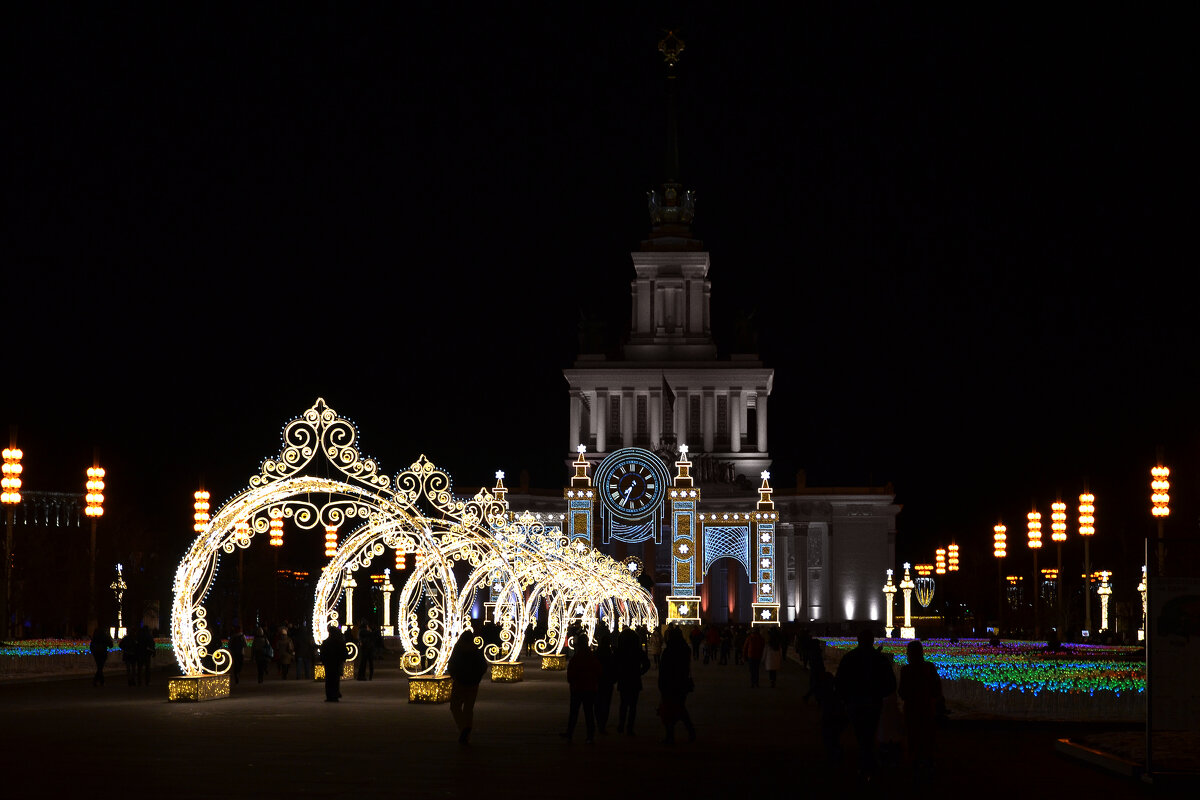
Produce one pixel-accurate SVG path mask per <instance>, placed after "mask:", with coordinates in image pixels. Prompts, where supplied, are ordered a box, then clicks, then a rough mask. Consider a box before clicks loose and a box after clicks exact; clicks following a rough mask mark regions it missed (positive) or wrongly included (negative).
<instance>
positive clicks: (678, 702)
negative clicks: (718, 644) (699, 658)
mask: <svg viewBox="0 0 1200 800" xmlns="http://www.w3.org/2000/svg"><path fill="white" fill-rule="evenodd" d="M692 688H693V686H692V658H691V650H690V648H689V647H688V645H687V642H685V641H684V640H683V631H681V630H679V628H678V627H676V626H672V627H671V629H670V630H669V631H668V632H667V643H666V645H665V646H664V647H663V653H662V659H661V660H660V661H659V667H658V691H659V692H660V693H661V694H662V705H660V706H659V709H658V713H659V716H661V717H662V721H663V726H664V727H665V728H666V736H665V737H664V738H663V743H664V744H674V743H675V723H676V722H682V723H683V727H684V728H686V729H687V732H688V740H689V741H693V742H694V741H695V740H696V727H695V726H694V725H692V718H691V715H689V714H688V710H687V704H686V703H687V696H688V693H689V692H690V691H692Z"/></svg>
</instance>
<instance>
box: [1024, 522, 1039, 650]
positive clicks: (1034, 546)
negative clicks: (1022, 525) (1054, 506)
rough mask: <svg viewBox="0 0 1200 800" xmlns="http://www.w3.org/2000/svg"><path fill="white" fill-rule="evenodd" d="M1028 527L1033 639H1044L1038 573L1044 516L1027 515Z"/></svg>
mask: <svg viewBox="0 0 1200 800" xmlns="http://www.w3.org/2000/svg"><path fill="white" fill-rule="evenodd" d="M1025 519H1026V521H1027V527H1028V529H1029V533H1028V537H1029V549H1030V550H1032V551H1033V638H1034V639H1035V640H1036V639H1040V638H1042V622H1041V617H1040V615H1039V614H1040V612H1039V608H1038V606H1039V600H1040V597H1039V595H1041V593H1042V587H1041V585H1040V584H1039V583H1038V581H1040V580H1041V578H1040V576H1039V573H1038V562H1037V557H1038V550H1040V549H1041V547H1042V515H1041V514H1039V513H1038V512H1037V511H1030V512H1029V513H1028V514H1026V515H1025Z"/></svg>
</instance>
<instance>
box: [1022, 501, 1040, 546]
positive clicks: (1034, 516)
mask: <svg viewBox="0 0 1200 800" xmlns="http://www.w3.org/2000/svg"><path fill="white" fill-rule="evenodd" d="M1025 518H1026V519H1027V520H1028V527H1029V549H1030V550H1037V549H1038V548H1039V547H1041V546H1042V515H1041V514H1039V513H1038V512H1037V511H1030V512H1029V513H1028V514H1026V515H1025Z"/></svg>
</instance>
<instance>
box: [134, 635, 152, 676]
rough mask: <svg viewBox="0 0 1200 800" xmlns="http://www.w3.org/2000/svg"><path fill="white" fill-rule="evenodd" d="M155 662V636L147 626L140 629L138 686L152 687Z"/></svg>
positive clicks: (138, 637)
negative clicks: (152, 665)
mask: <svg viewBox="0 0 1200 800" xmlns="http://www.w3.org/2000/svg"><path fill="white" fill-rule="evenodd" d="M153 660H154V634H153V633H151V632H150V629H149V628H147V627H146V626H145V625H142V626H140V627H139V628H138V636H137V673H138V678H137V682H138V686H142V685H145V686H149V685H150V665H151V662H152V661H153Z"/></svg>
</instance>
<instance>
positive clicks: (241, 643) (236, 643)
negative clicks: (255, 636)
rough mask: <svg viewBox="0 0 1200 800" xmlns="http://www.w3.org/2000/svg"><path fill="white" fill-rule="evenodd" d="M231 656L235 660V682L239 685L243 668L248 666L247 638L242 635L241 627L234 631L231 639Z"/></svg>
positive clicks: (233, 669) (235, 628)
mask: <svg viewBox="0 0 1200 800" xmlns="http://www.w3.org/2000/svg"><path fill="white" fill-rule="evenodd" d="M229 655H230V657H231V658H232V659H233V668H232V670H231V672H233V682H234V683H238V682H239V681H240V679H241V676H242V667H244V666H245V665H246V637H245V636H244V635H243V634H242V628H241V626H240V625H239V626H236V627H234V629H233V635H231V636H230V637H229Z"/></svg>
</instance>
